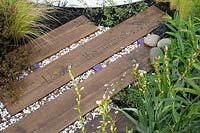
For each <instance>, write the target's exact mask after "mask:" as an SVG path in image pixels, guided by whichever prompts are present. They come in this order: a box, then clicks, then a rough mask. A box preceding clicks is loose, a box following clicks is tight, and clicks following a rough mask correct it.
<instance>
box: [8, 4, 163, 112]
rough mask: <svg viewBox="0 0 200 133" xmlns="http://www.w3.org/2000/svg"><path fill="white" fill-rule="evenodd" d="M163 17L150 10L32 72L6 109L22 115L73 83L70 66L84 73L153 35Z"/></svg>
mask: <svg viewBox="0 0 200 133" xmlns="http://www.w3.org/2000/svg"><path fill="white" fill-rule="evenodd" d="M163 15H164V13H163V12H162V11H160V10H159V9H158V8H156V7H154V6H152V7H149V8H148V9H147V10H145V11H144V12H142V13H139V14H138V15H136V16H133V17H131V18H130V19H128V20H126V21H124V22H123V23H121V24H119V25H117V26H116V27H114V28H112V29H111V30H109V31H108V32H105V33H104V34H102V35H100V36H98V37H97V38H95V39H93V40H91V41H90V42H88V43H87V44H85V45H82V46H80V47H79V48H77V49H75V50H73V51H71V52H70V53H68V54H66V55H64V56H62V57H61V58H59V59H58V60H56V61H54V62H53V63H50V64H49V65H47V66H45V67H44V68H41V69H39V70H38V71H36V72H34V73H31V74H30V75H29V76H28V77H26V78H25V79H24V82H23V84H22V85H18V86H20V88H22V90H24V93H22V95H21V96H20V97H19V100H18V101H17V102H15V103H13V104H10V103H7V104H6V103H5V106H6V107H7V109H8V110H9V112H10V113H11V114H15V113H17V112H19V111H20V110H22V109H23V108H25V107H26V106H28V105H30V104H32V103H34V102H36V101H37V100H38V99H40V98H42V97H44V96H45V95H47V94H49V93H50V92H52V91H53V90H55V89H57V88H59V87H61V86H62V85H64V84H65V83H67V82H68V81H70V78H69V76H68V73H67V68H68V66H69V65H71V66H72V67H73V72H74V75H75V76H78V75H80V74H82V73H84V72H85V71H87V70H88V69H90V68H92V67H93V66H95V65H96V64H98V63H99V62H102V61H104V60H105V59H107V58H108V57H110V56H112V55H113V54H115V53H117V52H118V51H120V50H121V49H122V48H124V47H126V46H128V45H130V44H131V43H132V42H134V41H136V40H137V39H139V38H140V37H142V36H144V35H146V34H147V33H149V32H151V31H152V30H153V29H154V28H155V27H157V26H158V25H159V23H160V22H161V21H162V17H163Z"/></svg>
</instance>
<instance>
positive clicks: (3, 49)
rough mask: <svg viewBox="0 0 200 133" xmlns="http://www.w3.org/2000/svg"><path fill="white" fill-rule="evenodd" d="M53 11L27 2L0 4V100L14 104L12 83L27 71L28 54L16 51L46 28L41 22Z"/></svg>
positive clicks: (2, 1) (1, 1)
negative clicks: (12, 52)
mask: <svg viewBox="0 0 200 133" xmlns="http://www.w3.org/2000/svg"><path fill="white" fill-rule="evenodd" d="M52 11H53V8H51V7H46V6H45V5H39V4H34V3H31V2H30V1H29V0H0V79H1V82H0V99H1V100H3V101H4V99H6V100H11V101H13V100H16V98H17V93H18V92H19V90H17V89H18V88H17V87H16V85H15V83H14V82H15V81H16V79H17V78H18V77H19V76H20V74H21V73H22V71H23V70H27V67H28V65H29V64H28V62H27V61H28V59H27V57H28V51H26V50H25V49H20V50H16V52H15V53H14V54H10V52H11V51H13V50H15V49H16V48H18V47H19V46H21V45H22V44H25V43H27V42H28V41H30V40H32V39H33V38H35V37H38V36H39V35H40V34H41V33H42V32H43V30H44V29H46V28H47V27H46V26H45V25H44V24H42V23H41V22H42V21H43V20H44V19H49V18H50V16H49V15H47V14H48V13H49V12H52Z"/></svg>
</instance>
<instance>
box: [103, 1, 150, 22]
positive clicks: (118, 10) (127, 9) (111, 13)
mask: <svg viewBox="0 0 200 133" xmlns="http://www.w3.org/2000/svg"><path fill="white" fill-rule="evenodd" d="M110 5H112V6H111V7H105V6H104V7H103V15H104V16H105V18H103V19H102V23H103V24H104V25H106V26H114V25H117V24H119V23H120V22H122V21H124V20H126V19H128V18H129V17H131V16H133V15H135V14H137V13H139V12H141V11H143V10H144V9H146V8H147V4H146V3H145V2H144V1H141V2H137V3H134V4H127V5H125V6H124V7H116V6H114V2H113V1H110Z"/></svg>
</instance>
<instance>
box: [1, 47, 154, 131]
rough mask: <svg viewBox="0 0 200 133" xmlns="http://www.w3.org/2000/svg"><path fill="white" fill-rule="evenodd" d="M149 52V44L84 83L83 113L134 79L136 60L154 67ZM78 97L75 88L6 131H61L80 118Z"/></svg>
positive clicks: (81, 85) (143, 64)
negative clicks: (110, 92) (132, 71)
mask: <svg viewBox="0 0 200 133" xmlns="http://www.w3.org/2000/svg"><path fill="white" fill-rule="evenodd" d="M149 52H150V48H149V47H146V46H141V47H139V48H137V49H135V50H134V51H132V52H131V53H130V54H129V55H126V56H124V57H122V58H120V59H119V60H117V61H116V62H114V63H112V64H110V65H109V66H108V67H106V68H105V69H103V70H102V71H100V72H98V73H96V74H95V75H93V76H91V77H89V78H88V79H86V80H85V81H84V82H82V83H80V85H79V86H80V87H84V89H83V90H82V91H81V97H82V100H81V104H82V106H81V110H82V112H83V114H86V113H87V112H89V111H91V110H92V109H94V108H95V107H96V106H97V105H96V101H97V100H100V99H101V98H102V96H103V94H104V93H105V91H111V90H112V89H115V91H114V92H113V94H110V96H113V95H115V94H116V93H118V92H119V91H120V90H121V89H123V88H125V87H126V86H128V85H129V84H131V83H132V82H133V81H134V78H133V77H132V74H131V70H132V65H133V64H134V63H133V60H136V61H137V62H138V63H139V64H140V68H141V69H143V70H147V71H148V70H150V69H151V67H149V65H148V62H149ZM122 64H123V65H122ZM105 84H108V86H105ZM75 99H76V93H75V90H74V89H71V90H69V91H67V92H65V93H64V94H63V95H62V96H60V97H58V98H57V99H55V100H54V101H52V102H50V103H48V104H47V105H45V106H44V107H42V108H40V109H38V110H37V111H36V112H34V113H32V114H31V115H29V116H27V117H26V118H24V119H23V120H21V121H19V122H17V123H16V124H15V125H12V126H10V127H9V128H8V129H7V130H5V131H3V132H5V133H12V132H14V133H30V132H31V133H32V132H34V133H41V132H43V133H56V132H59V131H61V130H62V129H64V128H65V127H66V126H67V125H69V124H71V123H73V122H74V121H75V120H77V119H78V113H77V112H76V111H75V110H74V108H75V107H76V100H75Z"/></svg>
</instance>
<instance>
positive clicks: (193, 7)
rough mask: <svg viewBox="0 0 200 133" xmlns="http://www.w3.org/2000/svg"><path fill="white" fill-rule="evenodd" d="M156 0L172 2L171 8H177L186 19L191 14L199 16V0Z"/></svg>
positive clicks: (158, 0)
mask: <svg viewBox="0 0 200 133" xmlns="http://www.w3.org/2000/svg"><path fill="white" fill-rule="evenodd" d="M156 2H170V8H171V9H177V10H178V11H179V13H180V15H181V16H182V17H183V18H184V19H187V18H188V17H189V16H191V15H194V16H198V17H199V14H200V10H199V9H197V8H199V7H200V1H199V0H156Z"/></svg>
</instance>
